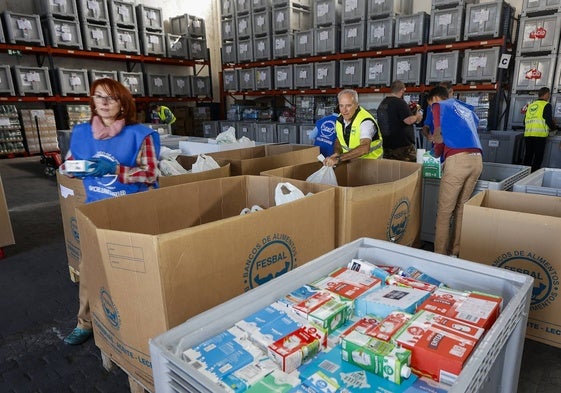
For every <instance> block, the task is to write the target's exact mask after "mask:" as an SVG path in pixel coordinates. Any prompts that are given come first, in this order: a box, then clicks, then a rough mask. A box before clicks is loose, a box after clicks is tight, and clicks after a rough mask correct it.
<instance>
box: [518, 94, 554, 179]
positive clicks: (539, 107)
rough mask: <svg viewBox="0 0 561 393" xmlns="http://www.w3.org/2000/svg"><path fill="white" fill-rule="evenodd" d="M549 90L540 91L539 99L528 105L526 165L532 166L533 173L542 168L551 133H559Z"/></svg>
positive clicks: (525, 124)
mask: <svg viewBox="0 0 561 393" xmlns="http://www.w3.org/2000/svg"><path fill="white" fill-rule="evenodd" d="M550 98H551V92H550V90H549V88H547V87H542V88H541V89H540V90H538V99H537V100H535V101H534V102H532V103H531V104H530V105H528V109H527V110H526V115H525V116H524V146H525V149H526V150H525V152H524V165H527V166H531V167H532V172H534V171H536V170H538V169H540V168H541V166H542V161H543V155H544V152H545V144H546V140H547V137H548V136H549V133H550V131H553V132H556V131H557V124H556V123H555V119H554V118H553V109H552V107H551V104H550V103H549V99H550Z"/></svg>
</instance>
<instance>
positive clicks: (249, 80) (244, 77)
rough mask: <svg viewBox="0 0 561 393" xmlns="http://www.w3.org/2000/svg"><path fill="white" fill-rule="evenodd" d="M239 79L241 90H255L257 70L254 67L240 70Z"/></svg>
mask: <svg viewBox="0 0 561 393" xmlns="http://www.w3.org/2000/svg"><path fill="white" fill-rule="evenodd" d="M238 81H239V84H240V90H241V91H252V90H255V72H253V69H252V68H245V69H240V70H238Z"/></svg>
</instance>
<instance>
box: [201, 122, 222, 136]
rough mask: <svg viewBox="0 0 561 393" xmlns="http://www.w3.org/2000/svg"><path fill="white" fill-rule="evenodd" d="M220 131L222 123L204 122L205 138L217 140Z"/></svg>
mask: <svg viewBox="0 0 561 393" xmlns="http://www.w3.org/2000/svg"><path fill="white" fill-rule="evenodd" d="M219 129H220V122H219V121H218V120H210V121H203V137H205V138H216V136H217V135H218V130H219Z"/></svg>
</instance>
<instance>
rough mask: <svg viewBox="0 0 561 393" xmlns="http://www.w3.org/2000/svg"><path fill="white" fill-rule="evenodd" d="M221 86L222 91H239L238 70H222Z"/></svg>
mask: <svg viewBox="0 0 561 393" xmlns="http://www.w3.org/2000/svg"><path fill="white" fill-rule="evenodd" d="M222 84H223V86H224V91H239V90H240V84H239V82H238V70H235V69H233V68H231V69H225V70H222Z"/></svg>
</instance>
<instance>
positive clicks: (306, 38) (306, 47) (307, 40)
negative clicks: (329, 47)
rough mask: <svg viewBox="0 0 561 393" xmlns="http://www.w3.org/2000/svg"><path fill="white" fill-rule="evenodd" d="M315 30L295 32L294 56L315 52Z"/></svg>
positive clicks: (309, 54) (303, 55) (308, 54)
mask: <svg viewBox="0 0 561 393" xmlns="http://www.w3.org/2000/svg"><path fill="white" fill-rule="evenodd" d="M314 32H315V30H313V29H312V30H304V31H296V32H294V57H305V56H312V55H313V54H314V53H315V52H314Z"/></svg>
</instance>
